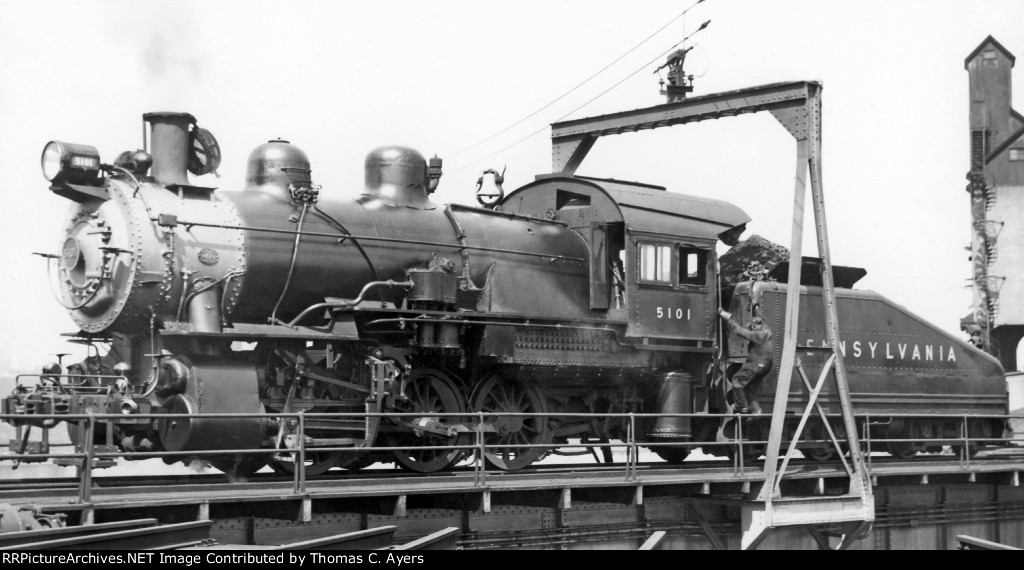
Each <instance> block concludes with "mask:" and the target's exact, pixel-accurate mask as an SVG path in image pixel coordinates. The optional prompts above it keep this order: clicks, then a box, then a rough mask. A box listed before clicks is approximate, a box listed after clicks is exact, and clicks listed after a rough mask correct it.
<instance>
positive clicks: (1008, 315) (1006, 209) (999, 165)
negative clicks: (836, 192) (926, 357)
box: [961, 36, 1024, 370]
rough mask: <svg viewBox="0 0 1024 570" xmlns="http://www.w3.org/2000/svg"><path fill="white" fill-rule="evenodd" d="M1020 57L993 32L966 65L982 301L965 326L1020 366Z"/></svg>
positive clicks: (1023, 203) (977, 289) (1023, 296)
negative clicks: (1016, 89) (1015, 75)
mask: <svg viewBox="0 0 1024 570" xmlns="http://www.w3.org/2000/svg"><path fill="white" fill-rule="evenodd" d="M1015 60H1016V58H1015V57H1014V56H1013V54H1012V53H1010V51H1009V50H1007V49H1006V48H1005V47H1003V46H1002V44H1000V43H999V42H998V41H996V40H995V38H993V37H992V36H989V37H987V38H985V41H983V42H981V45H979V46H978V47H977V48H975V50H974V51H972V52H971V54H970V55H968V56H967V59H966V60H965V61H964V66H965V67H966V69H967V72H968V74H969V76H970V171H969V172H968V174H967V180H968V184H967V192H968V193H969V194H970V196H971V231H972V239H971V245H970V251H971V264H972V277H971V279H970V281H971V287H972V289H973V291H974V303H973V310H972V312H971V314H969V315H967V316H966V317H964V318H963V320H962V321H961V328H962V329H963V330H964V331H966V332H968V333H969V334H970V335H971V337H972V342H974V343H975V344H976V345H977V346H979V347H981V348H983V349H984V350H986V351H988V352H990V353H991V354H993V355H995V356H996V357H998V358H999V360H1000V361H1001V362H1002V364H1003V366H1004V367H1005V368H1006V369H1007V370H1016V369H1017V345H1018V343H1019V342H1020V340H1021V338H1022V337H1024V115H1021V114H1020V113H1019V112H1017V111H1015V110H1014V109H1013V108H1012V107H1011V104H1012V91H1011V79H1012V78H1011V70H1012V68H1013V66H1014V62H1015Z"/></svg>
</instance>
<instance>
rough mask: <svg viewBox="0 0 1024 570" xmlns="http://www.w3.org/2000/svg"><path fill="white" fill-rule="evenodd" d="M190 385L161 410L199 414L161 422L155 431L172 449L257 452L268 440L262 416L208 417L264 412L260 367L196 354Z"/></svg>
mask: <svg viewBox="0 0 1024 570" xmlns="http://www.w3.org/2000/svg"><path fill="white" fill-rule="evenodd" d="M189 360H190V362H189V364H191V366H190V367H189V382H188V387H187V389H186V390H185V393H183V394H175V395H173V396H171V397H169V398H167V399H166V400H165V401H164V402H163V403H162V404H161V406H160V408H159V411H161V412H163V413H166V414H195V417H187V418H160V419H159V420H157V432H158V434H159V436H160V443H161V444H162V445H163V447H164V449H166V450H168V451H207V450H217V449H223V450H232V449H255V448H257V447H259V445H260V443H261V442H262V441H263V438H264V437H265V436H266V430H267V426H266V420H265V419H263V418H239V417H230V418H216V417H207V414H239V413H242V414H260V413H262V412H263V407H262V405H261V404H260V399H259V380H258V379H257V376H256V369H255V368H254V367H253V366H252V365H251V364H249V363H247V362H245V361H244V359H234V360H232V359H227V358H223V357H203V356H193V357H191V358H190V359H189Z"/></svg>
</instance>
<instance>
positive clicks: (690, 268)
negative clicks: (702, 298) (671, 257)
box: [679, 246, 708, 286]
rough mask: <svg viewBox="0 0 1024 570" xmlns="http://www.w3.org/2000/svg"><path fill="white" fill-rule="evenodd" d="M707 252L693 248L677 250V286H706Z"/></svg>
mask: <svg viewBox="0 0 1024 570" xmlns="http://www.w3.org/2000/svg"><path fill="white" fill-rule="evenodd" d="M707 269H708V252H707V250H705V249H698V248H695V247H686V246H684V247H680V248H679V284H680V285H698V286H703V285H706V284H707Z"/></svg>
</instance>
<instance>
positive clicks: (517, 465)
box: [472, 374, 551, 471]
mask: <svg viewBox="0 0 1024 570" xmlns="http://www.w3.org/2000/svg"><path fill="white" fill-rule="evenodd" d="M472 408H473V411H475V412H483V413H484V414H485V417H484V421H485V422H487V423H490V424H493V425H494V428H495V431H494V432H488V433H485V435H484V443H485V444H486V446H487V449H486V450H485V451H484V458H485V459H486V461H487V462H488V463H490V464H491V465H493V466H495V467H497V468H498V469H502V470H505V471H515V470H517V469H522V468H523V467H526V466H528V465H530V464H531V463H533V462H534V461H536V460H537V459H539V458H540V457H541V456H543V455H544V454H545V453H547V452H548V449H547V448H545V447H523V446H527V445H547V444H549V443H551V430H550V429H549V428H548V420H547V418H546V417H544V416H515V415H503V416H489V417H488V416H486V414H495V413H507V414H515V413H520V414H537V413H545V412H547V405H546V404H545V402H544V396H543V394H542V393H541V392H540V390H539V389H537V387H536V386H534V385H533V384H532V383H530V382H528V381H524V380H520V379H518V378H508V379H506V378H504V377H503V376H501V375H500V374H491V375H490V376H487V377H486V378H485V379H484V380H483V381H482V382H481V383H480V384H479V386H477V389H476V395H475V396H474V397H473V406H472Z"/></svg>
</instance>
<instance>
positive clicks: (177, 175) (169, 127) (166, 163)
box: [142, 113, 196, 185]
mask: <svg viewBox="0 0 1024 570" xmlns="http://www.w3.org/2000/svg"><path fill="white" fill-rule="evenodd" d="M142 120H144V121H147V122H149V124H150V125H152V127H153V130H152V131H151V133H152V134H151V135H150V151H149V152H150V154H151V155H152V156H153V171H152V175H153V178H156V180H157V182H159V183H161V184H164V185H170V184H184V185H188V183H189V182H188V155H189V150H190V149H189V130H188V129H189V127H191V126H192V125H193V124H194V123H195V122H196V118H195V117H193V116H192V115H191V114H189V113H146V114H144V115H142Z"/></svg>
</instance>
